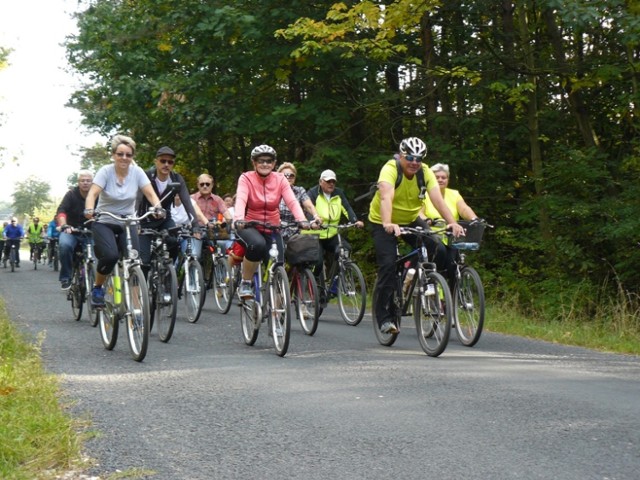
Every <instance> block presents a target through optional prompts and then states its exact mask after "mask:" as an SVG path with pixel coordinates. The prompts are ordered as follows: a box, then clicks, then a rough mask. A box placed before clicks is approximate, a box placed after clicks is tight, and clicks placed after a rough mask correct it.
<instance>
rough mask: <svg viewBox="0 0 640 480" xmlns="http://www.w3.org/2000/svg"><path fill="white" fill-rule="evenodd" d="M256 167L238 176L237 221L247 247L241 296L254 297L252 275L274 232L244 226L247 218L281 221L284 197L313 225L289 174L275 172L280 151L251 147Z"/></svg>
mask: <svg viewBox="0 0 640 480" xmlns="http://www.w3.org/2000/svg"><path fill="white" fill-rule="evenodd" d="M251 160H252V162H253V168H254V170H253V171H251V172H245V173H243V174H242V175H240V178H239V179H238V190H237V192H236V205H235V213H234V222H235V226H236V229H237V233H238V237H239V238H240V241H241V242H242V244H243V245H244V246H245V247H246V252H245V257H244V261H243V262H242V282H241V283H240V288H239V290H238V296H240V298H244V299H247V298H252V297H253V296H254V293H253V285H252V283H251V279H252V278H253V274H254V273H255V272H256V270H257V269H258V263H259V262H261V261H262V260H263V259H264V258H265V257H266V256H267V254H268V252H269V248H270V246H271V232H264V231H260V230H258V229H257V228H254V227H250V228H244V222H245V221H251V220H254V221H260V222H265V223H270V224H272V225H280V209H279V206H280V201H281V200H284V202H285V204H286V205H287V208H288V209H289V210H291V213H292V214H293V217H294V219H295V220H296V221H297V222H299V223H301V224H302V226H303V228H309V222H307V220H306V218H305V216H304V213H303V212H302V207H301V206H300V203H299V202H298V200H297V199H296V196H295V194H294V193H293V190H292V188H291V185H290V184H289V181H288V180H287V178H286V177H285V176H284V175H283V174H282V173H278V172H274V168H275V166H276V151H275V150H274V149H273V148H272V147H270V146H269V145H259V146H257V147H255V148H254V149H253V150H252V151H251ZM275 237H276V244H277V245H278V251H279V257H280V259H281V260H283V259H284V244H283V241H282V236H281V235H280V233H279V232H276V233H275Z"/></svg>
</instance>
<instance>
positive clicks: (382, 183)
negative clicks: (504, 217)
mask: <svg viewBox="0 0 640 480" xmlns="http://www.w3.org/2000/svg"><path fill="white" fill-rule="evenodd" d="M426 154H427V146H426V145H425V143H424V142H423V141H422V140H421V139H419V138H417V137H409V138H405V139H404V140H402V142H400V147H399V149H398V159H399V162H400V166H401V169H402V175H403V178H402V180H401V182H400V184H399V185H398V187H397V188H395V184H396V179H397V177H398V167H397V163H396V160H395V159H394V160H389V161H388V162H387V163H386V164H385V165H384V166H383V167H382V169H381V170H380V175H379V176H378V191H377V192H376V193H375V195H374V197H373V200H372V201H371V205H370V207H369V221H370V222H371V230H372V236H373V243H374V247H375V250H376V263H377V264H378V282H377V284H376V288H377V299H378V300H377V303H376V304H375V305H373V308H374V309H375V311H376V318H377V320H378V322H380V330H381V331H382V333H397V332H398V327H397V326H396V325H395V323H394V322H393V318H394V315H393V310H392V309H393V308H394V306H393V305H392V302H391V296H392V293H393V289H394V282H395V260H396V246H397V242H398V240H397V237H398V236H399V235H400V227H401V226H411V227H416V226H421V227H423V228H428V226H427V223H426V221H425V220H424V219H423V218H422V217H421V216H420V210H421V208H422V205H423V203H424V196H425V193H426V194H428V195H429V198H430V199H431V202H432V204H433V206H434V207H435V208H436V210H437V211H438V212H439V213H440V214H441V216H442V218H444V219H445V221H446V222H447V224H448V226H449V227H450V228H451V230H452V232H453V234H454V235H455V236H459V235H462V234H463V230H462V227H461V226H460V225H458V223H456V221H455V219H454V217H453V215H452V214H451V211H450V210H449V207H447V205H446V203H445V202H444V200H443V198H442V194H441V193H440V187H439V185H438V182H437V180H436V177H435V175H434V173H433V172H432V171H431V170H430V169H429V168H428V166H427V165H426V164H425V163H423V161H422V160H423V159H424V157H425V156H426ZM420 169H422V172H423V175H424V183H425V187H424V188H425V190H426V192H421V191H420V190H421V189H420V188H419V186H418V181H417V178H416V177H417V175H416V174H417V173H418V171H419V170H420ZM403 238H404V239H405V240H406V241H407V242H408V243H409V244H411V245H412V246H414V245H415V243H416V239H415V238H413V237H411V236H405V237H403ZM426 240H427V249H428V251H429V253H430V254H431V255H432V258H433V261H434V262H435V263H436V265H437V268H438V270H443V269H445V268H446V265H447V251H446V248H445V247H444V245H442V243H439V242H437V241H436V240H434V239H431V238H427V239H426Z"/></svg>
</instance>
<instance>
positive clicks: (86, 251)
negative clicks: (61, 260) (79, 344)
mask: <svg viewBox="0 0 640 480" xmlns="http://www.w3.org/2000/svg"><path fill="white" fill-rule="evenodd" d="M71 233H72V234H73V235H79V236H81V237H82V241H81V242H79V243H78V245H77V246H76V248H75V249H74V252H73V263H72V270H71V286H70V287H69V290H68V291H67V300H69V301H70V302H71V311H72V313H73V318H74V319H75V320H76V321H79V320H80V318H82V309H83V305H84V304H85V303H86V305H87V315H88V317H89V323H90V324H91V326H92V327H95V326H97V325H98V315H97V313H96V312H95V311H94V308H93V306H92V305H91V298H90V297H91V289H92V288H93V285H94V283H95V279H96V264H95V259H94V256H93V243H92V242H91V235H92V233H91V230H90V229H89V228H86V227H83V228H71Z"/></svg>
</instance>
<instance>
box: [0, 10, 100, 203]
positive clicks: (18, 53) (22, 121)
mask: <svg viewBox="0 0 640 480" xmlns="http://www.w3.org/2000/svg"><path fill="white" fill-rule="evenodd" d="M77 8H78V0H20V1H14V0H2V16H1V19H0V45H2V46H3V47H5V48H11V49H13V52H12V53H11V55H10V56H9V66H8V67H7V68H6V69H4V70H0V147H4V149H5V150H2V151H0V161H1V162H0V163H4V167H3V168H0V201H11V200H12V198H11V194H12V193H13V186H14V185H15V183H16V182H20V181H24V180H25V179H26V178H27V177H29V176H30V175H34V176H36V177H38V178H39V179H40V180H43V181H46V182H48V183H49V184H50V186H51V195H52V196H53V197H54V198H55V199H57V200H60V199H61V198H62V195H64V193H65V192H66V190H67V184H66V179H67V177H68V176H69V175H71V174H72V173H74V172H75V171H77V170H78V169H79V167H80V155H79V147H80V146H87V147H88V146H92V145H94V144H95V143H97V142H100V143H104V142H105V141H106V139H104V138H102V137H100V136H98V135H95V134H88V133H87V131H86V130H85V129H84V127H82V126H81V125H80V114H79V113H78V111H77V110H74V109H71V108H65V106H64V105H65V103H67V101H68V100H69V97H70V95H71V93H72V92H73V91H74V90H75V89H76V87H77V86H78V85H79V81H78V79H77V77H74V76H73V75H72V74H71V73H67V71H68V70H69V67H68V64H67V62H66V60H65V50H64V48H63V47H62V46H61V44H62V42H64V40H65V37H66V36H67V35H69V34H71V33H74V32H75V30H76V27H75V22H74V20H73V19H72V17H71V14H72V13H73V11H75V9H77ZM14 158H17V159H18V162H14V161H13V159H14Z"/></svg>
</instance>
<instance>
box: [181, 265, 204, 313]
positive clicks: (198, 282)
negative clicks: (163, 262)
mask: <svg viewBox="0 0 640 480" xmlns="http://www.w3.org/2000/svg"><path fill="white" fill-rule="evenodd" d="M185 269H186V273H185V275H184V279H183V282H184V301H185V303H186V306H187V320H188V321H189V322H190V323H196V322H197V321H198V319H199V318H200V313H201V312H202V307H203V305H204V299H205V284H204V272H203V271H202V266H201V265H200V262H199V261H198V260H196V259H195V258H191V259H189V260H187V261H186V264H185Z"/></svg>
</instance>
